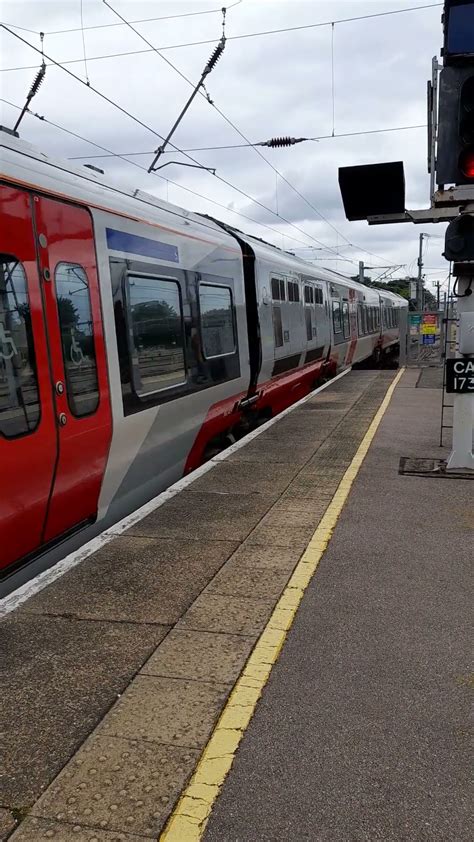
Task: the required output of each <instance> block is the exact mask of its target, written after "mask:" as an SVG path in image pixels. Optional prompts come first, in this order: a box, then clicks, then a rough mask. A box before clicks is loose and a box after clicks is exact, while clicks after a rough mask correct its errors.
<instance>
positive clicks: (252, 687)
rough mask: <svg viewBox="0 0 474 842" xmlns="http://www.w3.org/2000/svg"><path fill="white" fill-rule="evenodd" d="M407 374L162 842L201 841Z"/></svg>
mask: <svg viewBox="0 0 474 842" xmlns="http://www.w3.org/2000/svg"><path fill="white" fill-rule="evenodd" d="M403 372H404V369H401V370H400V371H399V372H398V374H397V376H396V377H395V379H394V380H393V382H392V383H391V385H390V386H389V388H388V390H387V394H386V395H385V397H384V399H383V401H382V403H381V405H380V407H379V409H378V410H377V412H376V414H375V416H374V418H373V420H372V422H371V424H370V426H369V428H368V430H367V432H366V434H365V436H364V438H363V439H362V442H361V443H360V445H359V447H358V449H357V452H356V454H355V456H354V458H353V460H352V462H351V464H350V465H349V467H348V469H347V471H346V472H345V474H344V476H343V478H342V480H341V482H340V483H339V485H338V488H337V491H336V492H335V494H334V497H333V498H332V500H331V502H330V504H329V506H328V508H327V509H326V512H325V514H324V515H323V517H322V519H321V521H320V523H319V526H318V527H317V529H316V531H315V532H314V535H313V537H312V538H311V540H310V542H309V544H308V546H307V548H306V550H305V552H304V553H303V555H302V556H301V559H300V561H299V562H298V564H297V565H296V568H295V570H294V572H293V575H292V576H291V578H290V580H289V582H288V584H287V586H286V588H285V590H284V591H283V594H282V595H281V597H280V599H279V601H278V603H277V605H276V607H275V609H274V611H273V613H272V615H271V617H270V619H269V621H268V623H267V625H266V627H265V629H264V631H263V632H262V634H261V636H260V638H259V639H258V641H257V643H256V645H255V648H254V650H253V652H252V654H251V655H250V658H249V660H248V661H247V664H246V666H245V668H244V670H243V672H242V674H241V676H240V678H239V679H238V680H237V682H236V684H235V687H234V689H233V691H232V693H231V695H230V696H229V699H228V701H227V704H226V705H225V707H224V710H223V711H222V714H221V716H220V718H219V721H218V723H217V725H216V727H215V729H214V731H213V733H212V735H211V737H210V739H209V742H208V743H207V745H206V748H205V749H204V751H203V754H202V756H201V758H200V760H199V762H198V765H197V767H196V771H195V772H194V774H193V776H192V778H191V780H190V782H189V784H188V786H187V788H186V789H185V791H184V792H183V794H182V796H181V798H180V800H179V801H178V804H177V805H176V808H175V809H174V811H173V813H172V814H171V816H170V819H169V821H168V823H167V825H166V827H165V829H164V831H163V833H162V834H161V836H160V840H159V842H199V840H201V839H202V837H203V834H204V831H205V828H206V824H207V822H208V820H209V817H210V815H211V811H212V808H213V806H214V803H215V801H216V798H217V796H218V794H219V791H220V789H221V787H222V784H223V783H224V780H225V778H226V776H227V774H228V772H229V771H230V768H231V766H232V763H233V760H234V757H235V754H236V751H237V748H238V746H239V743H240V741H241V739H242V737H243V735H244V733H245V731H246V729H247V727H248V725H249V723H250V720H251V718H252V716H253V714H254V711H255V708H256V706H257V702H258V700H259V698H260V696H261V694H262V690H263V688H264V686H265V684H266V683H267V680H268V678H269V675H270V672H271V670H272V667H273V665H274V664H275V662H276V661H277V659H278V656H279V654H280V650H281V648H282V646H283V644H284V642H285V638H286V636H287V634H288V631H289V629H290V627H291V625H292V624H293V620H294V618H295V615H296V612H297V610H298V607H299V604H300V602H301V600H302V598H303V594H304V592H305V590H306V588H307V587H308V585H309V583H310V581H311V579H312V578H313V576H314V573H315V572H316V568H317V566H318V564H319V562H320V560H321V558H322V556H323V554H324V552H325V550H326V547H327V545H328V543H329V541H330V539H331V535H332V533H333V531H334V528H335V526H336V523H337V521H338V518H339V515H340V514H341V511H342V508H343V506H344V503H345V502H346V500H347V497H348V496H349V492H350V490H351V486H352V483H353V482H354V480H355V478H356V476H357V474H358V472H359V469H360V467H361V465H362V462H363V461H364V459H365V457H366V455H367V452H368V450H369V447H370V445H371V443H372V440H373V438H374V436H375V433H376V432H377V428H378V426H379V424H380V422H381V420H382V418H383V416H384V414H385V412H386V410H387V407H388V405H389V403H390V399H391V397H392V395H393V392H394V390H395V388H396V386H397V383H398V381H399V380H400V378H401V376H402V374H403Z"/></svg>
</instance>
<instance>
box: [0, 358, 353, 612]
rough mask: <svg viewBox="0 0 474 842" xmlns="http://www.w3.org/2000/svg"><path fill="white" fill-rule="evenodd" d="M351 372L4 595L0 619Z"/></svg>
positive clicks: (343, 373)
mask: <svg viewBox="0 0 474 842" xmlns="http://www.w3.org/2000/svg"><path fill="white" fill-rule="evenodd" d="M350 371H351V368H350V367H349V368H345V369H344V371H341V373H340V374H338V375H336V377H333V378H332V380H329V381H328V382H327V383H324V384H323V385H322V386H318V388H317V389H314V391H312V392H310V393H309V395H306V396H305V397H304V398H302V399H301V400H299V401H297V402H296V403H294V404H292V405H291V406H289V407H288V408H287V409H284V410H283V411H282V412H280V413H279V414H278V415H275V417H274V418H270V420H269V421H266V422H265V424H262V425H261V427H257V429H256V430H253V431H252V432H251V433H248V434H247V435H246V436H244V438H242V439H240V441H238V442H236V443H235V444H232V445H231V446H230V447H228V448H227V449H226V450H224V451H222V453H219V454H218V455H217V456H215V457H214V458H213V459H210V460H209V462H206V463H205V465H201V467H200V468H196V470H195V471H193V472H192V474H188V476H186V477H183V478H182V479H180V480H178V482H175V483H174V485H170V487H169V488H167V489H166V490H165V491H162V492H161V494H158V495H157V496H156V497H153V499H152V500H149V501H148V503H145V504H144V505H143V506H140V508H139V509H136V511H134V512H132V513H131V514H129V515H127V516H126V517H124V518H122V520H119V521H118V522H117V523H115V524H114V525H113V526H111V527H110V528H109V529H106V530H105V531H104V532H102V533H101V534H100V535H97V536H96V537H95V538H92V540H91V541H88V542H87V544H84V546H83V547H79V549H78V550H74V552H72V553H69V555H67V556H66V557H65V558H63V559H62V560H61V561H58V562H57V563H56V564H54V565H53V566H52V567H49V568H48V569H47V570H43V572H42V573H38V575H37V576H35V577H34V578H33V579H31V580H30V581H28V582H25V584H24V585H21V586H20V587H19V588H17V590H15V591H12V593H10V594H8V596H5V597H4V598H3V599H2V600H0V618H2V617H6V615H7V614H10V613H11V612H12V611H15V609H17V608H19V606H20V605H22V604H23V603H24V602H26V601H27V600H28V599H30V597H32V596H33V595H34V594H36V593H39V591H42V590H43V588H45V587H46V586H47V585H50V584H51V583H52V582H54V581H55V580H56V579H59V578H60V576H63V575H64V573H67V571H68V570H71V569H72V568H73V567H76V565H78V564H80V563H81V561H84V560H85V559H86V558H88V557H89V556H90V555H92V553H95V552H96V551H97V550H99V549H100V548H101V547H104V546H105V545H106V544H108V543H109V541H112V539H113V538H116V537H117V535H121V534H122V533H123V532H125V531H126V530H127V529H129V528H130V527H131V526H134V525H135V524H136V523H138V522H139V521H140V520H142V519H143V518H144V517H146V516H147V515H149V514H150V513H151V512H154V511H155V510H156V509H159V507H160V506H162V505H163V503H166V502H167V501H168V500H171V498H172V497H175V495H176V494H179V492H180V491H183V489H184V488H187V487H188V486H189V485H191V484H192V483H193V482H194V481H195V480H197V479H198V478H199V477H202V476H203V474H206V473H207V472H208V471H210V470H211V469H212V468H213V467H214V465H217V464H219V463H220V462H223V461H224V460H225V459H227V458H228V457H229V456H231V455H232V454H233V453H235V452H236V451H237V450H240V448H242V447H245V445H246V444H248V443H249V442H251V441H252V440H253V439H255V438H257V436H259V435H261V433H264V432H265V430H268V429H269V428H270V427H272V426H273V425H274V424H277V423H278V421H281V419H282V418H284V417H285V416H286V415H289V414H290V412H293V411H294V410H295V409H297V408H298V407H299V406H301V405H302V404H304V403H306V402H307V401H309V400H311V398H314V396H315V395H319V393H320V392H323V391H324V389H327V388H328V387H329V386H332V385H333V383H335V382H336V381H337V380H340V379H341V377H344V376H345V375H346V374H348V373H349V372H350Z"/></svg>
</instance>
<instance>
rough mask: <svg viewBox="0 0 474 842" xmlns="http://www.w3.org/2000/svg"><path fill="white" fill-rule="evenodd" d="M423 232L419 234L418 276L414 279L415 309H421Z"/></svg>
mask: <svg viewBox="0 0 474 842" xmlns="http://www.w3.org/2000/svg"><path fill="white" fill-rule="evenodd" d="M424 236H425V235H424V234H423V233H421V234H420V247H419V250H418V277H417V279H416V309H417V310H420V311H421V310H423V276H422V271H423V237H424Z"/></svg>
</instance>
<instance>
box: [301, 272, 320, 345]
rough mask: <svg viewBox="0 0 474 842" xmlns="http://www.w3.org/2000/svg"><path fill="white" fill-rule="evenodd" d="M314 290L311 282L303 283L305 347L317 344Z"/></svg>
mask: <svg viewBox="0 0 474 842" xmlns="http://www.w3.org/2000/svg"><path fill="white" fill-rule="evenodd" d="M315 292H316V290H315V288H314V286H313V284H311V283H305V285H304V287H303V301H304V321H305V332H306V347H307V349H310V348H311V349H312V348H315V347H316V344H317V326H316V301H315Z"/></svg>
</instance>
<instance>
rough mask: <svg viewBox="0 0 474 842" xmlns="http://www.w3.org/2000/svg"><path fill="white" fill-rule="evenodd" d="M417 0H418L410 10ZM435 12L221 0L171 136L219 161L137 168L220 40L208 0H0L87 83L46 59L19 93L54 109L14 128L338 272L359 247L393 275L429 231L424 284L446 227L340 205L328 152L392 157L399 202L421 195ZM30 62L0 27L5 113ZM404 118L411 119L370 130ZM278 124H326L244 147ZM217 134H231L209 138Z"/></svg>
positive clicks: (371, 3) (421, 0) (437, 265)
mask: <svg viewBox="0 0 474 842" xmlns="http://www.w3.org/2000/svg"><path fill="white" fill-rule="evenodd" d="M107 2H108V3H109V0H107ZM110 6H112V8H110ZM417 6H418V7H423V6H429V7H428V8H418V9H415V10H413V11H409V10H410V9H413V7H417ZM112 9H115V10H116V11H117V12H118V13H119V14H120V15H121V16H122V17H123V18H125V19H126V20H127V21H129V22H131V21H138V20H140V21H142V22H140V23H133V26H134V28H135V29H136V30H137V31H138V32H139V33H140V34H141V35H143V36H144V37H145V38H146V39H147V41H148V42H149V43H150V44H151V45H152V47H155V48H157V49H159V50H160V52H161V53H162V55H161V56H160V55H158V54H157V52H155V51H154V50H153V49H152V48H151V47H150V46H149V45H147V44H146V43H145V42H144V41H143V40H142V38H140V35H139V34H137V33H136V32H134V31H132V29H131V28H130V27H129V26H127V25H125V24H123V23H122V21H121V20H120V19H119V17H118V16H117V15H116V14H115V13H114V11H113V10H112ZM397 10H398V13H396V14H391V13H392V12H395V11H397ZM399 10H402V11H399ZM441 12H442V5H441V4H440V3H436V4H435V3H432V4H430V0H240V2H237V0H229V2H228V6H227V12H226V15H225V34H226V36H227V39H228V40H227V42H226V46H225V50H224V53H223V55H222V56H221V58H220V60H219V61H218V63H217V64H216V66H215V68H214V69H213V71H212V73H211V74H210V75H209V76H208V77H207V80H206V88H207V91H208V93H209V96H210V97H211V99H212V101H213V102H214V106H213V105H211V104H210V103H209V102H208V101H207V99H206V97H205V96H201V95H200V94H198V95H197V97H196V98H195V100H194V101H193V102H192V104H191V106H190V108H189V110H188V111H187V113H186V115H185V116H184V119H183V120H182V122H181V123H180V125H179V127H178V129H177V130H176V133H175V134H174V135H173V138H172V143H173V144H175V146H176V147H178V149H179V150H196V149H199V150H200V151H192V152H188V154H189V155H190V156H191V157H192V159H194V161H197V162H198V163H199V164H201V165H203V166H204V167H211V168H215V170H216V176H214V175H212V173H211V172H208V171H206V170H205V169H198V168H191V167H187V166H183V165H177V164H175V163H172V164H169V165H168V166H166V167H165V168H164V169H161V170H160V171H159V176H161V177H159V176H158V175H152V174H150V175H149V174H148V173H147V172H145V171H144V170H141V169H139V168H138V167H137V166H136V164H139V166H140V167H144V168H145V170H146V169H147V168H148V166H149V165H150V164H151V162H152V159H153V157H154V154H153V153H154V150H155V149H156V148H157V147H158V146H159V144H160V143H161V140H160V137H159V135H161V136H163V137H165V136H166V135H167V134H168V132H169V130H170V129H171V127H172V125H173V123H174V121H175V119H176V118H177V116H178V114H179V112H180V111H181V108H182V107H183V106H184V105H185V103H186V101H187V99H188V97H189V96H190V94H191V92H192V85H194V84H196V82H197V81H198V80H199V78H200V75H201V72H202V70H203V69H204V67H205V65H206V63H207V61H208V59H209V57H210V56H211V54H212V52H213V50H214V48H215V46H216V45H217V43H218V40H219V38H220V37H221V34H222V19H223V15H222V12H221V6H220V4H219V2H213V0H174V2H161V0H110V4H109V6H107V5H106V4H105V3H104V2H103V0H82V2H81V0H41V2H40V0H0V17H1V21H2V22H3V23H5V24H7V25H8V26H11V28H12V29H13V31H14V32H16V33H17V34H18V35H19V36H21V38H23V39H25V40H26V41H28V42H29V44H31V45H33V46H34V47H36V48H40V47H41V38H40V34H39V33H40V32H43V33H44V40H43V48H44V52H45V54H46V55H48V56H50V57H51V58H52V59H54V60H55V61H57V62H59V63H61V64H64V66H65V67H66V68H67V69H68V70H69V71H70V72H71V73H74V74H75V75H76V76H78V77H79V78H80V79H81V80H82V81H83V82H86V81H87V80H88V81H89V82H90V87H88V86H87V85H86V84H81V82H79V81H77V79H75V78H73V77H72V76H70V75H68V74H67V73H66V72H65V71H64V70H63V69H61V68H60V67H57V66H54V65H51V66H48V67H47V70H46V76H45V79H44V81H43V83H42V86H41V87H40V89H39V91H38V93H37V95H36V96H35V98H34V100H33V101H32V103H31V106H30V107H31V110H32V111H34V112H36V113H37V114H39V115H41V116H43V117H45V118H46V120H48V121H49V123H47V122H46V121H40V120H38V119H37V118H35V117H33V116H31V115H30V114H27V115H25V117H24V119H23V121H22V123H21V126H20V136H21V137H22V138H24V139H25V140H27V141H29V142H30V143H33V144H34V145H35V146H37V147H39V148H40V149H41V150H43V151H45V152H47V153H48V154H52V155H57V156H58V157H60V158H74V159H75V161H74V163H75V164H79V165H81V163H92V164H93V165H95V166H98V167H101V168H102V169H104V170H105V172H106V173H107V175H108V176H110V177H111V178H112V179H113V180H116V181H118V182H120V183H122V184H123V183H126V184H128V185H129V186H131V187H134V188H135V187H138V188H140V189H143V190H147V191H148V192H150V193H154V194H155V195H157V196H159V197H160V198H161V199H167V200H169V201H170V202H172V203H174V204H177V205H179V206H181V207H184V208H187V209H189V210H193V211H198V212H201V213H208V214H210V215H212V216H215V217H217V218H220V219H223V220H225V221H226V222H228V223H230V224H232V225H234V226H235V227H237V228H240V229H241V230H243V231H246V232H248V233H251V234H253V235H256V236H259V237H262V238H263V239H265V240H267V241H268V242H272V243H275V244H276V245H278V246H279V247H283V248H285V249H288V250H292V251H295V253H296V254H298V255H299V256H300V257H304V258H306V259H310V260H312V261H315V262H316V263H317V264H318V265H323V266H328V267H329V268H332V269H336V270H337V271H339V272H343V273H344V274H348V275H354V274H357V273H358V263H359V261H360V260H363V261H364V263H365V266H366V267H367V266H368V267H372V268H370V269H367V270H366V274H367V275H369V276H370V277H372V279H376V278H377V277H378V276H380V275H382V273H383V272H384V271H385V267H392V268H393V267H395V266H398V265H399V266H400V267H401V268H399V269H398V270H396V271H395V272H394V273H393V275H392V277H404V276H406V275H407V274H412V275H414V274H416V271H417V266H416V260H417V257H418V238H419V234H420V233H421V231H423V232H425V233H426V234H428V235H429V237H426V238H425V240H424V251H423V259H424V263H425V277H426V283H427V286H428V288H429V289H431V288H432V284H433V283H434V282H435V281H441V282H445V279H446V277H447V269H448V264H447V262H446V261H445V260H444V258H443V257H442V254H441V253H442V250H443V240H444V231H445V227H446V226H445V225H444V224H438V225H423V226H420V225H416V226H415V225H413V224H411V223H407V224H398V225H383V226H371V227H369V226H368V224H367V223H366V222H363V221H361V222H348V221H347V220H346V218H345V215H344V209H343V205H342V200H341V196H340V192H339V186H338V167H340V166H349V165H352V164H354V165H355V164H368V163H378V162H383V161H400V160H401V161H403V162H404V166H405V181H406V206H407V207H408V208H423V207H428V206H429V175H428V173H427V168H426V158H427V130H426V128H425V127H424V125H425V124H426V83H427V80H428V78H431V60H432V57H433V56H435V55H437V56H439V53H440V47H441V43H442V27H441ZM389 13H390V14H389ZM367 16H371V17H367ZM150 18H159V19H158V20H149V19H150ZM349 18H352V19H353V20H348V19H349ZM354 18H362V19H359V20H354ZM144 19H145V20H144ZM338 21H340V22H338ZM332 22H334V25H332ZM112 24H113V25H112ZM117 24H118V25H117ZM316 24H317V25H316ZM321 24H322V25H321ZM104 25H106V26H104ZM82 26H83V27H84V29H83V30H82V28H81V27H82ZM21 27H23V28H21ZM295 27H301V28H299V29H294V28H295ZM291 28H293V30H292V31H291ZM61 30H73V31H69V32H64V31H61ZM269 30H286V31H282V32H275V33H273V34H269ZM288 30H290V31H288ZM255 33H266V34H255ZM250 35H251V37H239V36H250ZM196 42H206V43H196ZM163 48H167V49H163ZM117 53H128V54H129V55H121V56H119V55H117ZM111 54H113V57H110V56H111ZM96 56H109V57H107V58H99V59H95V57H96ZM84 59H85V60H84ZM165 59H167V60H168V62H171V63H172V64H173V65H174V67H172V66H170V64H168V63H167V62H166V61H165ZM65 62H71V63H65ZM40 63H41V55H40V54H39V53H37V52H35V51H34V50H33V49H32V47H31V46H29V45H28V44H25V43H23V42H22V41H20V40H18V39H17V38H16V37H14V36H13V35H11V34H9V33H8V32H5V30H1V31H0V100H1V101H0V124H2V125H5V126H9V127H11V126H13V124H14V122H15V121H16V119H17V116H18V114H19V111H18V109H17V108H14V107H13V104H14V105H16V106H20V107H21V106H23V104H24V102H25V98H26V94H27V93H28V90H29V88H30V86H31V83H32V81H33V79H34V77H35V72H36V71H37V69H38V68H39V66H40ZM14 68H24V69H14ZM175 68H177V70H176V69H175ZM177 71H180V72H181V73H182V74H184V75H185V76H186V77H187V79H188V80H190V81H191V83H192V85H190V84H189V83H188V82H187V81H186V80H185V79H183V78H182V76H180V75H179V72H177ZM92 88H95V89H97V90H98V91H100V92H101V93H103V94H105V95H106V96H107V97H108V98H109V99H111V100H113V101H114V102H115V103H117V104H118V105H120V106H121V107H122V108H123V109H125V110H126V111H128V112H130V114H132V115H133V116H134V117H135V118H137V120H139V121H141V123H142V124H146V125H141V124H140V123H139V122H137V121H136V120H133V119H131V118H130V117H129V116H127V115H126V114H124V113H123V112H120V111H119V110H118V109H117V108H116V107H114V106H113V105H111V104H109V103H107V102H105V101H104V99H102V98H101V97H100V96H98V95H97V94H96V93H95V92H94V91H93V90H92ZM5 100H6V101H7V102H5ZM8 103H10V104H8ZM217 109H219V111H218V110H217ZM219 112H222V113H219ZM223 115H224V116H223ZM226 118H227V119H226ZM51 123H55V124H56V126H52V125H51ZM231 124H233V125H231ZM58 126H61V127H62V129H67V130H68V131H69V132H74V133H75V134H78V135H80V136H81V138H83V139H79V138H76V137H74V136H72V135H71V134H68V133H67V132H65V131H63V130H62V129H60V128H58ZM405 126H409V127H412V126H422V127H421V128H409V129H404V130H399V131H390V132H385V131H383V132H381V131H379V130H380V129H393V128H399V127H405ZM351 133H361V134H351ZM242 135H243V136H244V137H242ZM286 135H289V136H291V137H308V138H314V137H319V138H321V139H320V140H318V141H308V142H305V143H300V144H297V145H294V146H290V147H287V148H281V149H271V148H265V147H257V149H256V148H255V147H253V148H252V147H251V146H248V145H245V146H240V145H241V144H247V143H248V142H250V143H256V142H260V141H264V140H268V139H270V138H272V137H276V136H286ZM333 135H334V136H333ZM338 135H345V136H342V137H338ZM348 135H349V136H348ZM87 141H91V142H92V143H95V144H99V145H100V146H102V147H105V148H106V149H107V150H109V152H110V153H118V154H120V155H123V156H124V157H125V158H127V160H123V158H117V157H97V158H96V157H94V158H90V157H88V156H96V155H100V156H104V155H105V154H106V153H105V152H103V151H102V150H101V149H98V148H97V147H94V146H93V145H92V143H89V142H87ZM218 146H220V147H229V146H230V147H236V148H223V149H209V148H208V147H218ZM203 148H204V149H203ZM132 153H144V154H140V155H134V154H132ZM258 153H260V154H258ZM262 156H263V157H262ZM264 159H266V160H264ZM168 161H173V162H174V161H182V162H186V163H191V160H190V159H189V158H187V157H186V155H184V154H182V153H181V152H177V151H176V150H174V149H172V148H171V147H168V151H167V152H166V153H165V154H164V155H163V156H162V157H161V159H160V161H159V163H160V164H161V163H166V162H168ZM221 179H222V180H221ZM225 182H227V183H225ZM232 185H233V186H232ZM186 188H187V189H186ZM234 188H238V190H236V189H234ZM189 191H193V192H189ZM239 191H241V192H239ZM196 194H199V195H196ZM284 220H286V221H284ZM387 271H391V270H390V269H389V270H387ZM444 288H446V287H444Z"/></svg>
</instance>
